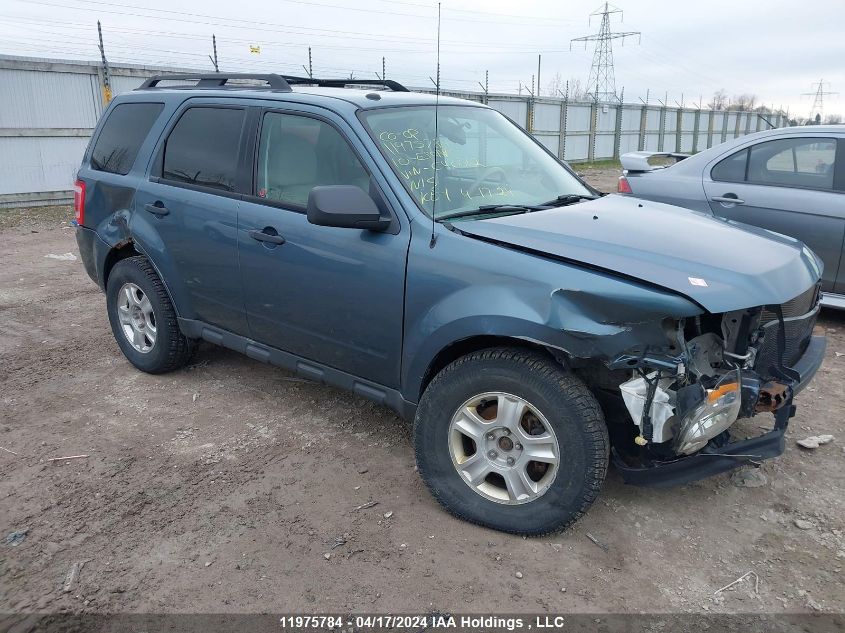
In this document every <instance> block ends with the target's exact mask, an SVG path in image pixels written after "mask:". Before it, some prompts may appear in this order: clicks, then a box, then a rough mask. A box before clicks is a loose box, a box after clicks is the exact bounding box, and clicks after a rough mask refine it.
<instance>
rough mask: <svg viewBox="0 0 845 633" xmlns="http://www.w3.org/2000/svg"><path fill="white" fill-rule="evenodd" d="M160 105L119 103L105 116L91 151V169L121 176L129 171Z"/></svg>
mask: <svg viewBox="0 0 845 633" xmlns="http://www.w3.org/2000/svg"><path fill="white" fill-rule="evenodd" d="M163 108H164V104H163V103H122V104H120V105H118V106H115V108H114V109H113V110H112V111H111V112H110V113H109V115H108V118H107V119H106V122H105V123H104V124H103V129H102V130H101V131H100V135H99V136H98V137H97V142H96V143H95V144H94V149H93V150H92V151H91V167H92V168H93V169H96V170H97V171H105V172H108V173H111V174H121V175H125V174H128V173H129V170H130V169H132V165H133V164H134V163H135V158H137V156H138V150H139V149H141V144H142V143H143V142H144V139H145V138H147V134H149V132H150V129H151V128H152V127H153V123H155V121H156V119H157V118H158V115H159V114H161V111H162V109H163Z"/></svg>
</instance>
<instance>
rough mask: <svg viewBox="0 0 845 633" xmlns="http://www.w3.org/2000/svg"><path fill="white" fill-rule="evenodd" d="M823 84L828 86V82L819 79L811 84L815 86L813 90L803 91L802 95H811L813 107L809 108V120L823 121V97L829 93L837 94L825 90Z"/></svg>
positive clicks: (836, 93)
mask: <svg viewBox="0 0 845 633" xmlns="http://www.w3.org/2000/svg"><path fill="white" fill-rule="evenodd" d="M825 84H827V87H828V88H830V83H829V82H825V81H824V80H823V79H819V80H818V82H816V83H814V84H812V86H813V87H814V88H815V89H814V91H813V92H804V93H802V94H801V96H802V97H813V107H812V108H810V121H814V120H815V121H817V122H819V123H823V122H824V98H825V97H827V96H829V95H838V94H839V93H838V92H830V91H829V90H825V89H824V87H825Z"/></svg>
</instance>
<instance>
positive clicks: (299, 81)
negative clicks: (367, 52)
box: [281, 75, 410, 92]
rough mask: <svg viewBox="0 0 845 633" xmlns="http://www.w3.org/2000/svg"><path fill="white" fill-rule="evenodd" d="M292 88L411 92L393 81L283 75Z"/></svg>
mask: <svg viewBox="0 0 845 633" xmlns="http://www.w3.org/2000/svg"><path fill="white" fill-rule="evenodd" d="M281 77H282V79H284V80H285V81H286V82H288V84H290V85H291V86H319V87H321V88H345V87H346V86H382V87H384V88H389V89H390V90H392V91H393V92H410V90H408V89H407V88H406V87H405V86H403V85H402V84H400V83H399V82H398V81H393V80H392V79H318V78H316V77H294V76H293V75H281Z"/></svg>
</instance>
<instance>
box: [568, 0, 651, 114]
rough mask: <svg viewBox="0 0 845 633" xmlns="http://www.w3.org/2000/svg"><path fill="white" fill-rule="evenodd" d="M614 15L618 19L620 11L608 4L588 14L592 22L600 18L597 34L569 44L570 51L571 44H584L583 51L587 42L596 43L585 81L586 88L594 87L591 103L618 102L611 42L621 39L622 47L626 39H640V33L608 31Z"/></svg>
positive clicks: (579, 38) (577, 39)
mask: <svg viewBox="0 0 845 633" xmlns="http://www.w3.org/2000/svg"><path fill="white" fill-rule="evenodd" d="M614 13H618V14H619V16H620V18H621V17H622V9H620V8H619V7H615V6H613V5H612V4H610V3H609V2H605V3H604V7H599V8H598V9H596V10H595V11H593V12H592V13H591V14H590V20H592V18H593V16H599V15H600V16H601V27H600V28H599V32H598V33H596V34H594V35H585V36H583V37H576V38H575V39H573V40H571V41H570V42H569V49H570V50H572V42H584V49H585V50H586V48H587V43H588V42H595V43H596V48H595V51H594V53H593V64H592V66H591V67H590V77H589V79H588V80H587V86H595V87H596V88H595V93H594V94H593V95H592V97H593V101H614V102H619V97H618V95H617V94H616V77H615V74H614V69H613V45H612V41H613V40H617V39H621V40H622V44H623V45H624V43H625V38H626V37H632V36H634V35H636V36H638V37H639V38H640V39H642V33H640V32H639V31H625V32H618V33H614V32H612V31H611V30H610V16H611V15H613V14H614Z"/></svg>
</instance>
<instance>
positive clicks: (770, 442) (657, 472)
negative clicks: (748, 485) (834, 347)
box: [613, 336, 827, 488]
mask: <svg viewBox="0 0 845 633" xmlns="http://www.w3.org/2000/svg"><path fill="white" fill-rule="evenodd" d="M826 348H827V339H825V337H824V336H813V337H812V338H811V339H810V344H809V345H808V346H807V350H806V351H805V352H804V355H803V356H801V358H800V359H799V360H798V362H797V363H795V366H794V367H793V369H794V370H795V371H796V372H798V375H799V376H800V378H799V380H798V381H797V382H796V383H795V384H794V385H792V395H793V396H794V395H795V394H797V393H799V392H800V391H801V390H803V389H804V388H805V387H806V386H807V384H808V383H809V382H810V380H812V378H813V376H815V375H816V372H817V371H818V370H819V367H821V364H822V361H823V360H824V353H825V349H826ZM793 415H795V406H794V405H793V404H792V397H790V398H789V400H788V401H787V402H786V403H785V404H784V405H783V406H782V407H781V408H780V409H778V411H777V412H776V413H775V427H774V429H773V430H771V431H769V432H768V433H764V434H763V435H760V436H758V437H754V438H751V439H749V440H744V441H741V442H731V443H729V444H726V445H724V446H721V447H713V446H710V445H708V446H706V447H705V448H703V449H702V450H701V451H699V452H698V453H696V454H695V455H690V456H689V457H682V458H680V459H676V460H673V461H670V462H660V463H655V464H653V465H650V466H647V467H636V466H629V465H628V464H626V463H625V462H624V461H622V459H621V458H620V457H619V455H618V454H617V453H616V452H615V451H614V454H613V461H614V463H615V465H616V468H617V469H618V470H619V472H620V473H622V478H623V479H624V480H625V483H627V484H631V485H634V486H650V487H653V488H669V487H672V486H679V485H682V484H687V483H690V482H692V481H697V480H699V479H704V478H705V477H711V476H713V475H718V474H720V473H724V472H728V471H730V470H733V469H734V468H739V467H740V466H744V465H746V464H757V463H759V462H760V461H762V460H764V459H771V458H772V457H777V456H778V455H781V454H783V451H784V449H785V447H786V440H785V438H784V435H785V433H786V427H787V425H788V424H789V419H790V418H791V417H792V416H793Z"/></svg>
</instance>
